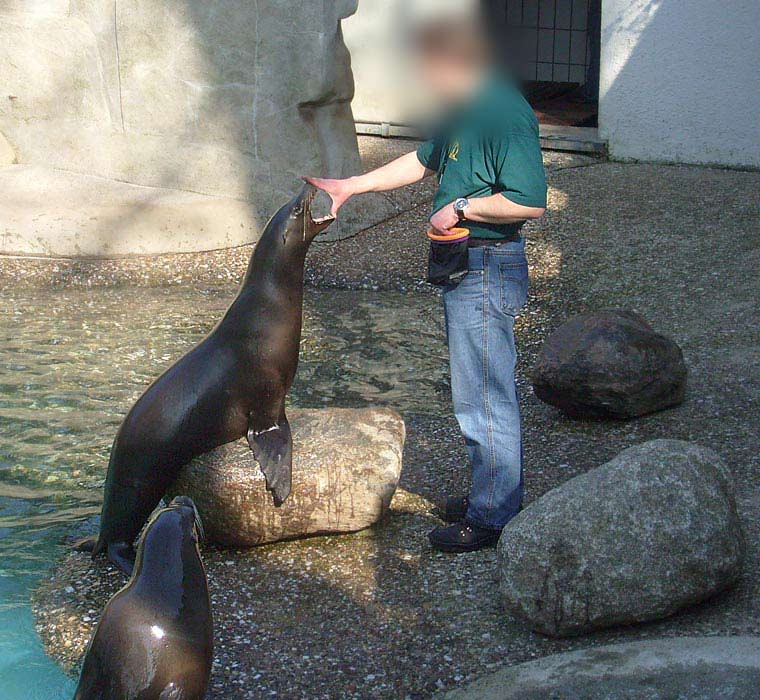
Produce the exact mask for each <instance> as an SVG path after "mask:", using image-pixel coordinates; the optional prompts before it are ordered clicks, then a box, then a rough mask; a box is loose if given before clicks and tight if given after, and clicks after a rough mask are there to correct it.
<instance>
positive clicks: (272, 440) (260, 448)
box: [248, 417, 293, 508]
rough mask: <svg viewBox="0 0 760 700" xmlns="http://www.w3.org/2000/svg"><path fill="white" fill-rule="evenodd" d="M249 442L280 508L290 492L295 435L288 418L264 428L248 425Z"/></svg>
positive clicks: (275, 502)
mask: <svg viewBox="0 0 760 700" xmlns="http://www.w3.org/2000/svg"><path fill="white" fill-rule="evenodd" d="M248 444H249V445H250V446H251V449H252V450H253V456H254V457H255V458H256V461H257V462H258V463H259V466H260V467H261V471H262V472H264V476H265V477H266V480H267V489H268V490H269V491H271V492H272V498H273V499H274V504H275V505H276V506H277V507H278V508H279V507H280V506H281V505H282V504H283V503H284V502H285V499H287V497H288V496H289V495H290V485H291V472H292V467H293V439H292V437H291V434H290V423H288V419H287V418H285V417H283V418H281V419H280V420H279V421H277V424H276V425H273V426H272V427H271V428H265V429H263V430H260V429H257V427H255V426H253V425H251V426H250V427H249V428H248Z"/></svg>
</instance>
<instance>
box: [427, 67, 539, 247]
mask: <svg viewBox="0 0 760 700" xmlns="http://www.w3.org/2000/svg"><path fill="white" fill-rule="evenodd" d="M417 157H418V158H419V160H420V162H421V163H422V164H423V165H424V166H425V167H426V168H428V169H429V170H435V171H436V173H437V174H438V191H437V192H436V195H435V198H434V199H433V213H435V212H437V211H438V210H439V209H441V208H443V207H444V206H446V205H448V204H450V203H452V202H454V201H455V200H456V199H458V198H459V197H468V198H473V197H487V196H489V195H493V194H496V193H500V194H502V195H504V196H505V197H507V199H510V200H511V201H513V202H515V203H516V204H522V205H523V206H526V207H545V206H546V175H545V174H544V165H543V159H542V157H541V145H540V143H539V140H538V120H537V119H536V115H535V114H534V113H533V110H532V109H531V108H530V105H528V103H527V102H526V101H525V98H524V97H523V96H522V95H521V94H520V92H519V91H518V89H517V88H516V87H515V86H514V85H513V84H512V83H510V82H509V81H508V80H507V79H506V78H502V77H500V76H496V75H492V76H490V77H489V78H488V79H487V80H485V81H484V83H483V85H482V86H481V89H480V90H479V92H478V94H477V96H476V97H475V98H474V99H473V100H472V101H471V102H470V103H469V104H468V105H465V106H464V107H462V108H460V109H459V110H457V112H456V113H455V114H452V115H451V117H450V118H449V119H448V120H447V121H446V123H445V124H444V125H443V127H442V128H441V129H440V131H439V133H438V134H437V135H436V136H435V137H434V138H432V139H430V140H429V141H426V142H425V143H423V144H422V145H421V146H420V147H419V148H418V149H417ZM465 225H466V226H467V228H469V229H470V235H471V236H473V237H475V238H507V237H509V238H512V237H514V235H515V230H516V228H517V227H516V226H515V225H514V224H506V225H505V224H482V223H475V222H467V223H466V224H465Z"/></svg>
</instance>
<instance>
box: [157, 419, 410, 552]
mask: <svg viewBox="0 0 760 700" xmlns="http://www.w3.org/2000/svg"><path fill="white" fill-rule="evenodd" d="M289 420H290V425H291V428H292V430H293V491H292V493H291V495H290V497H289V498H288V500H287V501H286V502H285V504H284V505H283V506H282V507H280V508H275V507H274V505H273V504H272V498H271V496H270V495H269V493H268V492H267V491H266V487H265V482H264V477H263V475H262V474H261V470H260V469H259V466H258V464H257V462H256V461H255V460H254V458H253V454H252V453H251V450H250V448H249V447H248V443H247V441H246V440H239V441H237V442H234V443H230V444H229V445H224V446H222V447H220V448H218V449H216V450H213V451H211V452H209V453H207V454H205V455H203V456H202V457H200V458H198V459H195V460H193V462H191V463H190V464H189V465H188V466H187V467H185V469H184V470H183V472H182V473H181V475H180V477H179V479H178V480H177V482H176V483H175V484H174V485H173V486H172V489H171V494H172V495H174V494H186V495H188V496H190V497H192V498H193V500H194V501H195V503H196V505H197V506H198V510H199V511H200V513H201V517H202V518H203V525H204V529H205V530H206V534H207V536H208V538H209V539H210V540H211V541H212V542H215V543H217V544H221V545H224V546H232V547H250V546H253V545H258V544H264V543H266V542H276V541H278V540H282V539H288V538H293V537H300V536H303V535H314V534H318V533H331V532H332V533H337V532H354V531H356V530H361V529H363V528H366V527H369V526H370V525H372V524H373V523H375V522H377V521H378V520H379V519H380V518H382V517H383V515H384V514H385V513H386V512H387V510H388V507H389V506H390V502H391V498H392V497H393V494H394V492H395V490H396V487H397V485H398V480H399V477H400V475H401V457H402V452H403V448H404V436H405V429H404V422H403V420H402V419H401V417H400V416H399V415H398V414H396V413H394V412H393V411H390V410H387V409H362V410H351V409H315V410H291V411H290V412H289Z"/></svg>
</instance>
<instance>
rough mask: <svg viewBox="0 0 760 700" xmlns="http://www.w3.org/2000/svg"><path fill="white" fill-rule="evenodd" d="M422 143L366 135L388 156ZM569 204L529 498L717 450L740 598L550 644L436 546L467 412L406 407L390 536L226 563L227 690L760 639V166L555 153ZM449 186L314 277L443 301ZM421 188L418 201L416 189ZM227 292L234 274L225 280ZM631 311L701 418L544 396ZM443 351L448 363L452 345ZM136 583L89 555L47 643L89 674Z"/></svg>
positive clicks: (218, 581) (549, 245)
mask: <svg viewBox="0 0 760 700" xmlns="http://www.w3.org/2000/svg"><path fill="white" fill-rule="evenodd" d="M413 146H414V144H413V143H410V142H403V141H383V140H380V139H364V140H363V148H364V151H365V155H366V157H367V162H368V163H374V162H377V161H379V160H385V159H387V158H388V157H391V156H392V155H395V154H398V153H403V152H404V151H406V150H409V149H410V148H411V147H413ZM547 169H548V171H549V182H550V188H551V189H550V207H549V211H548V212H547V215H546V216H545V217H544V218H543V219H542V220H541V221H540V222H538V223H537V224H533V225H531V226H529V227H528V228H527V231H526V233H527V236H528V249H529V259H530V264H531V278H532V295H531V300H530V302H529V305H528V307H527V308H526V309H525V311H524V313H523V314H522V316H521V317H520V319H519V322H518V326H517V337H518V345H519V348H520V350H521V352H522V359H521V363H520V367H519V370H518V384H519V386H520V389H521V394H522V399H523V421H524V427H525V451H526V485H527V499H528V501H530V500H533V499H535V498H536V497H538V496H540V495H541V494H542V493H544V492H545V491H547V490H548V489H550V488H552V487H554V486H556V485H558V484H560V483H562V482H564V481H565V480H567V479H569V478H571V477H572V476H575V475H577V474H579V473H582V472H584V471H587V470H588V469H591V468H593V467H596V466H599V465H600V464H602V463H604V462H605V461H607V460H609V459H610V458H612V457H613V456H614V455H615V454H617V453H618V452H619V451H621V450H622V449H624V448H626V447H629V446H631V445H634V444H638V443H641V442H644V441H646V440H650V439H654V438H659V437H668V438H678V439H685V440H690V441H694V442H698V443H701V444H704V445H706V446H709V447H711V448H712V449H714V450H716V451H717V452H718V453H719V454H720V455H721V457H722V458H723V460H724V461H725V462H726V463H727V464H728V466H729V467H730V468H731V469H732V471H733V474H734V477H735V479H736V483H737V493H738V503H739V510H740V513H741V516H742V520H743V524H744V527H745V530H746V536H747V542H748V559H747V562H748V563H747V566H746V571H745V574H744V576H743V578H742V580H741V582H740V584H739V585H738V586H737V587H736V588H734V589H733V590H731V591H729V592H727V593H724V594H722V595H721V596H719V597H718V598H715V599H713V600H711V601H708V602H707V603H704V604H702V605H700V606H698V607H696V608H693V609H690V610H688V611H687V612H684V613H681V614H679V615H677V616H675V617H672V618H669V619H667V620H664V621H661V622H657V623H653V624H648V625H642V626H635V627H629V628H623V629H616V630H611V631H606V632H600V633H595V634H593V635H589V636H585V637H581V638H577V639H571V640H550V639H546V638H544V637H541V636H539V635H537V634H534V633H531V632H529V631H528V630H527V629H526V628H525V627H524V626H523V625H521V624H520V623H518V622H516V621H514V620H511V619H510V618H508V617H507V616H506V615H505V613H504V612H503V611H502V610H501V609H500V604H499V597H498V594H497V583H496V565H495V553H494V552H493V551H486V552H479V553H476V554H472V555H460V556H447V555H443V554H438V553H436V552H433V551H432V550H431V549H430V548H429V547H428V544H427V539H426V534H427V532H428V531H429V530H430V529H431V528H432V527H434V526H435V525H436V524H437V523H438V521H437V520H436V518H435V516H434V515H433V514H432V513H431V511H432V503H433V502H434V501H436V500H437V499H439V498H441V497H443V496H445V495H446V494H449V493H456V492H461V491H463V490H464V489H465V488H466V484H467V475H466V469H464V468H462V464H463V463H464V450H463V446H462V444H461V438H460V436H459V434H458V431H457V429H456V424H455V422H454V420H453V418H452V417H451V415H449V414H445V415H440V416H431V415H423V414H413V415H405V416H404V418H405V420H406V423H407V429H408V435H407V442H406V447H405V457H404V472H403V474H402V480H401V490H400V491H399V492H398V493H397V495H396V497H395V498H394V502H393V504H392V506H391V512H390V514H389V516H388V517H387V518H386V520H385V521H384V522H383V523H381V524H379V525H378V526H376V527H374V528H372V529H370V530H367V531H365V532H363V533H359V534H355V535H346V536H340V537H320V538H312V539H306V540H301V541H296V542H288V543H281V544H276V545H269V546H265V547H261V548H258V549H254V550H249V551H245V552H233V551H221V550H215V549H208V550H206V551H204V557H205V560H206V564H207V567H208V573H209V579H210V586H211V592H212V597H213V601H214V611H215V616H216V637H217V641H216V661H215V666H214V673H213V678H212V684H211V689H210V691H209V695H208V697H209V698H210V699H211V700H221V699H222V698H224V699H225V700H237V699H246V698H267V697H275V698H310V699H317V698H363V699H365V698H378V699H379V698H383V699H386V698H387V699H390V698H403V699H407V698H408V699H410V700H411V699H416V698H427V697H430V696H431V695H432V694H434V693H435V692H436V691H439V690H442V689H447V688H452V687H454V686H457V685H460V684H463V683H465V682H467V681H469V680H472V679H473V678H475V677H477V676H480V675H482V674H484V673H486V672H488V671H489V670H493V669H495V668H497V667H499V666H502V665H504V664H513V663H518V662H521V661H525V660H530V659H532V658H536V657H538V656H545V655H547V654H551V653H554V652H557V651H562V650H567V649H573V648H580V647H587V646H592V645H601V644H607V643H611V642H614V641H621V640H633V639H638V638H646V637H661V636H676V635H679V636H680V635H701V634H707V635H715V634H722V635H734V634H750V635H751V634H756V635H757V634H760V565H759V564H758V562H760V536H759V535H760V532H759V530H760V499H758V498H757V493H758V488H760V457H759V456H758V452H757V431H758V425H757V416H758V415H760V350H758V347H760V310H759V309H758V304H757V298H758V291H759V289H758V287H759V286H760V282H759V281H758V276H757V270H758V269H760V245H758V240H759V237H758V233H759V231H758V221H760V202H759V201H758V198H757V192H758V191H760V173H753V172H739V171H729V170H720V169H709V168H699V167H673V166H660V165H641V164H620V163H607V162H598V161H594V160H592V159H590V158H587V157H584V156H572V155H564V154H547ZM428 186H429V184H428V183H424V184H423V185H420V186H418V187H419V188H420V189H419V190H418V195H419V201H417V202H415V201H410V202H409V209H408V210H407V211H406V212H405V213H403V214H401V215H400V216H397V217H395V218H394V219H392V220H390V221H388V222H385V223H384V224H382V225H380V226H377V227H375V228H373V229H370V230H369V231H366V232H364V233H362V234H360V235H359V236H356V237H354V238H352V239H350V240H346V241H341V242H334V243H321V244H319V245H317V246H315V247H314V249H313V251H312V253H311V255H310V258H309V264H308V272H307V276H308V279H309V281H310V282H311V283H312V284H316V285H319V286H326V287H331V286H332V287H343V288H348V289H363V288H371V289H379V290H386V289H387V290H390V289H394V290H400V291H406V292H408V293H409V294H413V293H426V294H434V293H435V292H433V291H431V290H429V289H427V288H426V287H425V285H424V284H423V283H421V282H420V279H421V277H422V273H423V271H424V264H425V243H424V239H423V237H422V233H423V232H424V227H425V220H426V217H427V213H428V209H427V207H428V204H427V202H426V201H425V198H426V196H427V191H425V190H424V188H425V187H428ZM415 196H416V195H415ZM248 254H249V250H248V249H239V250H237V251H225V252H219V253H213V254H204V255H200V256H164V257H162V258H160V259H138V260H134V259H132V260H128V261H104V262H97V263H96V262H87V263H82V262H71V261H26V260H24V261H22V260H12V261H11V260H7V259H3V260H0V287H7V286H13V285H15V284H35V285H48V286H51V287H53V288H54V287H56V286H60V285H83V286H92V287H97V286H99V285H114V284H185V283H192V284H194V285H202V284H215V283H216V282H222V283H225V284H227V283H229V284H232V283H234V281H237V279H238V278H239V276H240V274H241V273H242V270H243V268H244V266H245V262H246V260H247V257H248ZM215 280H216V282H215ZM610 307H612V308H614V307H624V308H629V309H632V310H634V311H637V312H638V313H641V314H642V315H643V316H644V317H645V318H647V319H648V320H649V321H650V322H651V323H652V325H653V326H654V327H655V328H657V329H658V330H659V331H661V332H663V333H666V334H668V335H670V336H671V337H673V338H674V339H675V340H676V342H678V343H679V345H681V347H682V348H683V349H684V353H685V356H686V361H687V364H688V365H689V369H690V376H689V388H688V392H687V397H686V400H685V402H684V404H683V405H682V406H680V407H678V408H676V409H673V410H669V411H665V412H662V413H657V414H654V415H651V416H647V417H645V418H642V419H639V420H636V421H632V422H599V421H574V420H571V419H569V418H566V417H564V416H562V415H561V414H560V413H559V412H557V411H555V410H554V409H552V408H550V407H548V406H545V405H543V404H541V403H540V402H539V401H538V400H537V399H536V398H535V396H534V395H533V394H532V391H531V388H530V385H529V383H528V382H527V379H526V376H527V372H528V370H529V369H530V367H531V366H532V363H533V361H534V359H535V356H536V353H537V351H538V348H539V347H540V345H541V343H542V341H543V339H544V338H545V337H546V336H547V334H548V333H549V332H551V331H552V330H553V329H554V328H556V327H557V326H558V325H559V324H560V323H561V322H562V321H563V320H564V319H565V318H567V317H568V316H569V315H571V314H574V313H581V312H585V311H591V310H595V309H599V308H610ZM442 352H443V351H442ZM123 583H124V578H123V577H122V576H121V574H119V573H118V572H115V571H113V570H112V569H110V568H109V567H107V566H106V565H105V564H104V563H102V562H96V563H94V564H93V563H91V562H90V560H89V558H88V557H87V556H85V555H80V554H71V555H68V556H67V557H66V558H65V559H64V560H63V562H62V563H61V565H60V568H59V569H58V571H57V572H56V574H55V576H54V577H53V578H51V579H49V580H46V581H44V582H43V583H42V585H41V587H40V589H39V590H38V591H37V593H36V594H35V609H36V615H37V625H38V630H39V632H40V635H41V637H42V640H43V643H45V645H46V647H47V648H48V650H49V651H50V653H51V654H52V655H53V656H54V657H55V658H56V659H57V660H59V661H60V662H61V663H62V665H63V666H64V667H65V668H67V669H69V670H72V669H73V668H74V667H75V666H76V663H77V660H78V659H79V658H80V656H81V653H82V650H83V649H84V647H85V645H86V643H87V640H88V638H89V635H90V633H91V630H92V628H93V626H94V624H95V622H96V620H97V617H98V615H99V611H100V610H101V609H102V606H103V604H104V602H105V601H106V600H107V598H108V597H109V596H110V595H111V594H112V593H113V592H115V591H116V590H117V589H118V587H120V586H121V585H123Z"/></svg>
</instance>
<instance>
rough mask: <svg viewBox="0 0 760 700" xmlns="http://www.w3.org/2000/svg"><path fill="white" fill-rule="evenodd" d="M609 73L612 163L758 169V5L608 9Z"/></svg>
mask: <svg viewBox="0 0 760 700" xmlns="http://www.w3.org/2000/svg"><path fill="white" fill-rule="evenodd" d="M601 65H602V70H601V91H600V118H599V120H600V132H601V135H602V137H603V138H605V139H606V140H607V141H608V142H609V146H610V152H611V154H612V155H613V157H616V158H633V159H641V160H661V161H673V162H682V163H716V164H722V165H734V166H755V167H760V2H759V1H758V0H603V9H602V56H601Z"/></svg>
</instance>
